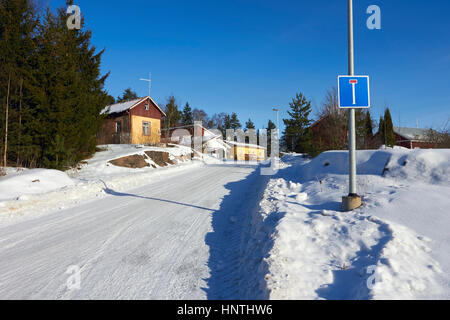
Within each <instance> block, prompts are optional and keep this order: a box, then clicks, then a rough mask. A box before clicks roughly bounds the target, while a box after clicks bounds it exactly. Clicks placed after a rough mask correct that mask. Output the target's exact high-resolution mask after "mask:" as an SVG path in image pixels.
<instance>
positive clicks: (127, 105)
mask: <svg viewBox="0 0 450 320" xmlns="http://www.w3.org/2000/svg"><path fill="white" fill-rule="evenodd" d="M145 99H150V101H151V102H153V104H154V105H155V106H156V107H157V108H158V109H159V111H161V113H162V114H163V115H166V114H165V113H164V111H163V110H162V109H161V108H160V107H159V106H158V104H157V103H156V102H155V101H153V99H152V98H151V97H149V96H147V97H144V98H138V99H133V100H130V101H125V102H121V103H116V104H112V105H110V106H106V108H105V109H103V110H102V112H101V113H102V114H111V113H121V112H124V111H127V110H130V109H132V108H134V107H135V106H136V105H137V104H139V103H140V102H141V101H144V100H145Z"/></svg>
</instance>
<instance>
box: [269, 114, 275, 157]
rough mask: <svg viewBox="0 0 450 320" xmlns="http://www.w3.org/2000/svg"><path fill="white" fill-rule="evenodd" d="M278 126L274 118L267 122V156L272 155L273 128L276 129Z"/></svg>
mask: <svg viewBox="0 0 450 320" xmlns="http://www.w3.org/2000/svg"><path fill="white" fill-rule="evenodd" d="M276 128H277V126H276V125H275V123H273V121H272V120H269V122H268V123H267V156H269V157H270V156H271V155H272V130H276Z"/></svg>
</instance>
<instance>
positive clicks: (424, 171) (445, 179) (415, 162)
mask: <svg viewBox="0 0 450 320" xmlns="http://www.w3.org/2000/svg"><path fill="white" fill-rule="evenodd" d="M386 176H388V177H395V178H400V179H403V180H413V181H422V182H426V183H432V184H450V150H448V149H444V150H420V149H417V150H414V151H412V152H409V153H395V154H393V155H392V157H391V159H390V161H389V164H388V165H387V170H386Z"/></svg>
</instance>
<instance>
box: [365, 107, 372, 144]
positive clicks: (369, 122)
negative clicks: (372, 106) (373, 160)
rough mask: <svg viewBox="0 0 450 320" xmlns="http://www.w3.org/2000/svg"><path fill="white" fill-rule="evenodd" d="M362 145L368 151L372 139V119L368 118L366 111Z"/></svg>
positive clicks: (368, 113) (368, 112) (368, 114)
mask: <svg viewBox="0 0 450 320" xmlns="http://www.w3.org/2000/svg"><path fill="white" fill-rule="evenodd" d="M364 131H365V132H364V144H365V148H366V149H368V148H369V147H370V145H371V142H372V138H373V121H372V117H371V116H370V111H369V110H367V112H366V117H365V123H364Z"/></svg>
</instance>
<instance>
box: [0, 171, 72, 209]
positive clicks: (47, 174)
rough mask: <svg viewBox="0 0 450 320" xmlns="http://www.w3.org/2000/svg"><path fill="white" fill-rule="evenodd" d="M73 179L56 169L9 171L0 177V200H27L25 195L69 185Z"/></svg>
mask: <svg viewBox="0 0 450 320" xmlns="http://www.w3.org/2000/svg"><path fill="white" fill-rule="evenodd" d="M73 184H74V181H73V180H72V179H70V178H69V177H68V176H67V174H66V173H64V172H61V171H58V170H47V169H33V170H25V171H22V172H16V173H9V174H8V175H7V176H5V177H4V178H1V179H0V201H4V200H11V199H18V200H27V195H30V194H40V193H46V192H50V191H54V190H58V189H61V188H63V187H67V186H71V185H73Z"/></svg>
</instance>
